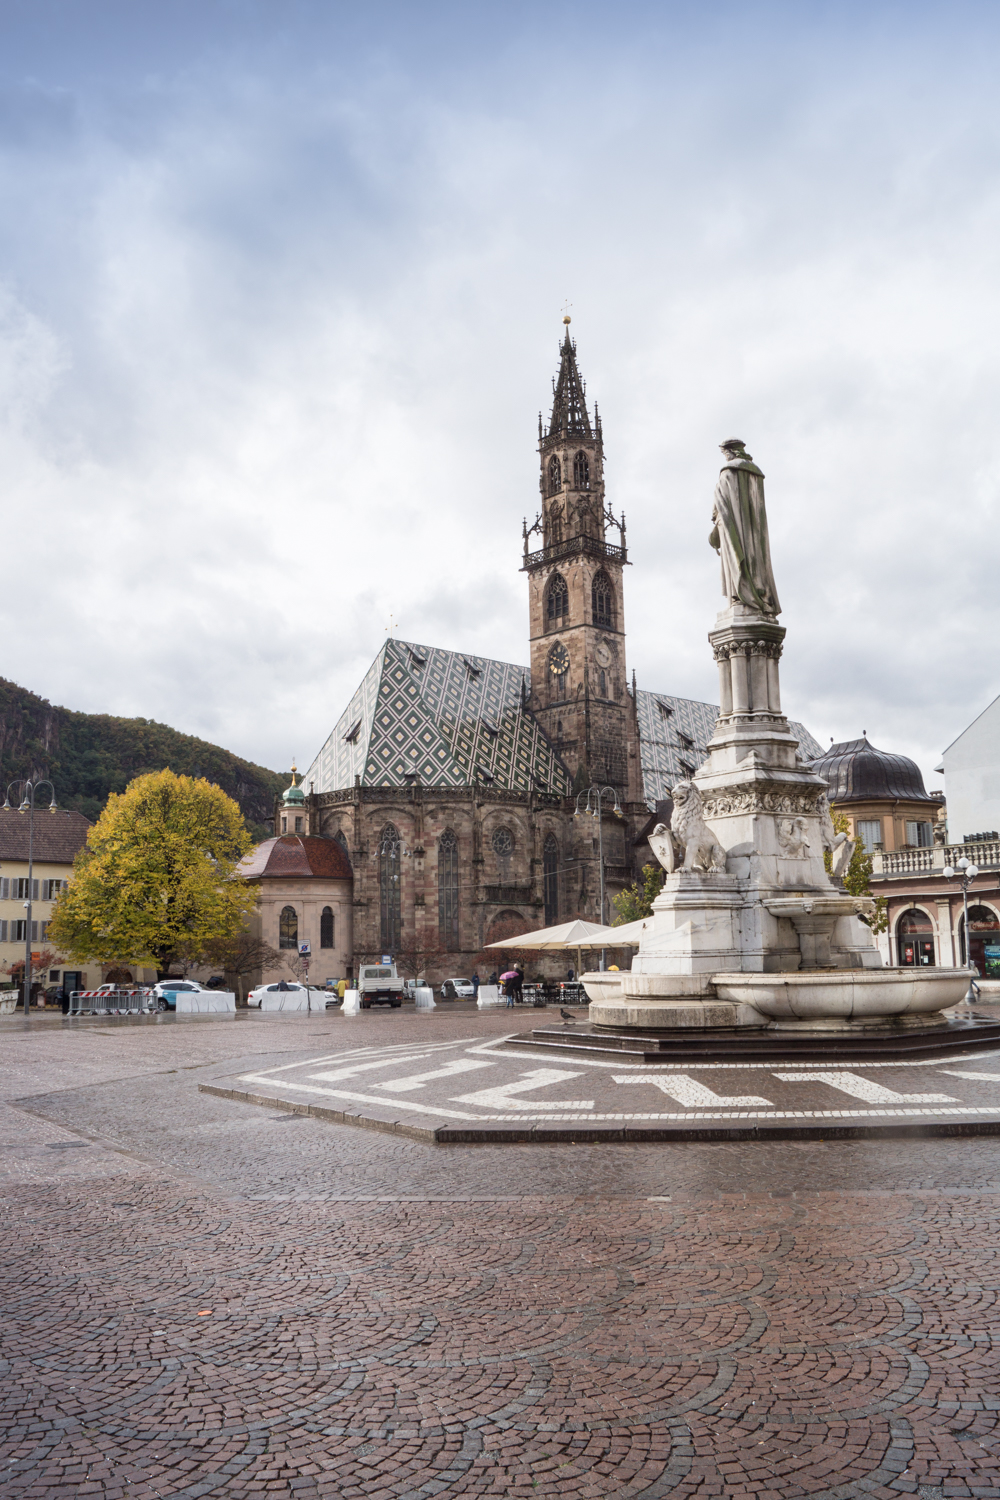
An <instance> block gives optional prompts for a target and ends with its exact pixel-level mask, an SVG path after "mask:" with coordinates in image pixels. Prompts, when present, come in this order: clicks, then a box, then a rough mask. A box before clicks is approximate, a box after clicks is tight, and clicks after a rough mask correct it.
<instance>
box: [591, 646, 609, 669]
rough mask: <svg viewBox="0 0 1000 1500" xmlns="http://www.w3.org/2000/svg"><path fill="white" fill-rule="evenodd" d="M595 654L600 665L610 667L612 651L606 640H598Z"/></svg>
mask: <svg viewBox="0 0 1000 1500" xmlns="http://www.w3.org/2000/svg"><path fill="white" fill-rule="evenodd" d="M594 655H595V656H596V657H597V665H598V666H599V667H610V665H611V652H610V650H609V649H608V646H607V643H606V642H605V641H598V643H597V650H596V651H595V652H594Z"/></svg>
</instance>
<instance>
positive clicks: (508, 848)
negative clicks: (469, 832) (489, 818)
mask: <svg viewBox="0 0 1000 1500" xmlns="http://www.w3.org/2000/svg"><path fill="white" fill-rule="evenodd" d="M490 843H491V845H492V846H493V853H494V854H495V855H496V857H497V870H498V872H499V875H500V880H501V883H506V882H507V881H508V880H509V879H510V861H511V857H512V855H513V853H514V835H513V834H512V833H511V831H510V829H509V828H495V829H494V830H493V836H492V837H491V839H490Z"/></svg>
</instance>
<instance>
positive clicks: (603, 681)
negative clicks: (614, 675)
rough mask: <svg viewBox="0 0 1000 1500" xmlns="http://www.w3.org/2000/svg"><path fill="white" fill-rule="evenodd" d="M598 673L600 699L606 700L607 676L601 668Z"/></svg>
mask: <svg viewBox="0 0 1000 1500" xmlns="http://www.w3.org/2000/svg"><path fill="white" fill-rule="evenodd" d="M600 671H601V682H600V687H601V697H602V698H606V697H607V696H608V674H607V673H606V672H605V670H604V668H603V667H601V669H600Z"/></svg>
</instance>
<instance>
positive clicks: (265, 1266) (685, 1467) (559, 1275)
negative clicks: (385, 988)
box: [0, 1007, 1000, 1500]
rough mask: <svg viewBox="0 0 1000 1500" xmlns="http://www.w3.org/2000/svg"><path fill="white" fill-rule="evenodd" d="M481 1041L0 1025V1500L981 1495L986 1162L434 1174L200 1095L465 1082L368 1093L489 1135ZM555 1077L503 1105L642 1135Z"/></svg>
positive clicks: (951, 1149)
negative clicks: (439, 1110)
mask: <svg viewBox="0 0 1000 1500" xmlns="http://www.w3.org/2000/svg"><path fill="white" fill-rule="evenodd" d="M518 1019H520V1018H518ZM510 1026H511V1022H510V1016H509V1014H508V1015H504V1014H494V1013H484V1014H478V1013H476V1012H474V1011H471V1010H466V1009H464V1008H461V1007H454V1008H453V1009H451V1010H450V1011H448V1012H445V1011H444V1010H443V1009H439V1010H438V1011H435V1012H432V1013H430V1014H415V1013H413V1012H408V1011H403V1012H398V1011H397V1012H389V1011H386V1012H373V1013H369V1014H367V1015H362V1016H359V1017H342V1016H340V1015H339V1013H336V1012H332V1013H327V1014H323V1015H319V1016H281V1015H276V1016H271V1015H265V1016H260V1015H250V1016H245V1015H241V1016H238V1017H236V1018H234V1019H233V1018H223V1017H219V1018H212V1017H192V1018H190V1019H186V1018H174V1017H169V1018H155V1019H151V1020H150V1021H148V1022H142V1021H139V1022H132V1021H126V1020H122V1021H121V1022H110V1021H95V1022H75V1023H67V1022H62V1021H61V1020H59V1019H56V1018H49V1017H39V1018H37V1019H35V1018H33V1019H32V1020H31V1021H30V1022H28V1023H24V1022H23V1021H20V1020H15V1021H4V1022H0V1056H2V1058H3V1070H2V1074H0V1078H2V1085H3V1098H2V1102H0V1171H2V1172H3V1175H4V1192H3V1202H4V1227H3V1237H4V1268H5V1270H4V1282H5V1287H4V1308H5V1314H6V1316H5V1320H4V1332H3V1344H4V1347H3V1349H2V1354H3V1357H4V1359H5V1360H6V1364H5V1366H4V1371H5V1373H4V1379H3V1385H2V1397H3V1413H2V1415H3V1429H2V1430H3V1439H2V1447H3V1452H2V1455H0V1495H10V1496H14V1495H16V1496H28V1495H31V1496H46V1495H60V1496H68V1495H94V1496H119V1495H121V1496H126V1495H132V1496H142V1497H146V1496H167V1495H169V1496H192V1497H193V1496H200V1495H219V1496H230V1495H232V1496H244V1495H246V1496H253V1495H288V1496H293V1495H294V1496H299V1495H302V1496H313V1495H317V1496H331V1497H333V1496H338V1497H339V1496H348V1497H354V1496H358V1497H361V1496H364V1497H376V1500H381V1497H398V1500H404V1497H411V1496H412V1497H415V1496H418V1495H419V1496H436V1495H443V1496H453V1495H454V1496H458V1495H470V1496H471V1495H484V1496H498V1497H499V1496H509V1495H519V1494H524V1495H550V1496H572V1497H578V1496H579V1497H581V1500H583V1497H588V1500H589V1497H611V1496H615V1497H617V1496H624V1497H639V1496H645V1497H649V1500H653V1497H659V1496H665V1495H677V1496H684V1497H687V1496H710V1495H711V1496H720V1497H727V1500H728V1497H730V1496H735V1497H741V1500H742V1497H744V1496H761V1497H764V1496H781V1497H786V1496H787V1497H793V1496H795V1497H817V1500H818V1497H820V1496H822V1497H829V1500H834V1497H841V1496H855V1495H856V1496H865V1497H876V1500H877V1497H890V1496H898V1495H917V1496H925V1497H939V1496H940V1497H944V1496H953V1495H954V1496H960V1495H961V1496H964V1495H998V1494H1000V1428H998V1420H997V1412H998V1409H1000V1369H998V1364H997V1358H996V1353H995V1351H994V1348H993V1340H994V1322H995V1308H996V1305H997V1292H998V1281H1000V1264H998V1251H997V1248H996V1240H997V1222H996V1221H997V1210H998V1206H1000V1141H998V1140H997V1139H996V1138H994V1137H988V1136H983V1137H970V1138H961V1139H954V1138H944V1139H849V1140H829V1139H824V1140H819V1139H814V1140H787V1141H762V1140H733V1141H719V1142H698V1141H685V1142H674V1143H670V1142H657V1143H640V1142H617V1141H605V1142H602V1143H600V1144H594V1145H573V1144H569V1143H568V1141H567V1142H559V1143H557V1144H553V1145H543V1144H532V1145H530V1146H518V1145H514V1144H509V1143H504V1144H497V1145H492V1144H489V1143H488V1142H483V1143H480V1144H476V1145H460V1144H434V1143H431V1142H427V1141H424V1140H420V1139H414V1138H411V1137H410V1136H406V1135H402V1134H398V1133H390V1132H387V1131H385V1130H378V1129H371V1130H359V1129H355V1128H353V1127H351V1126H349V1125H342V1124H337V1123H333V1122H331V1121H328V1120H324V1119H320V1118H316V1117H315V1116H311V1115H307V1114H300V1113H291V1112H289V1111H287V1110H284V1111H282V1110H278V1109H276V1108H274V1107H269V1108H261V1107H258V1106H255V1105H252V1104H247V1103H242V1102H238V1101H235V1100H233V1099H230V1098H222V1097H217V1096H215V1095H212V1094H206V1093H205V1092H203V1091H201V1090H200V1089H199V1084H202V1083H208V1084H210V1085H212V1086H213V1087H219V1088H231V1087H232V1086H233V1085H234V1081H235V1080H236V1079H238V1078H241V1077H245V1076H254V1077H263V1076H270V1077H272V1078H273V1077H274V1076H275V1075H274V1073H273V1070H274V1069H277V1068H280V1069H282V1070H283V1072H284V1076H285V1077H286V1078H287V1079H291V1080H298V1079H300V1078H302V1079H310V1078H311V1077H312V1074H314V1073H315V1072H319V1071H338V1069H342V1068H344V1067H350V1066H351V1064H352V1062H353V1063H354V1064H356V1065H358V1066H361V1065H363V1064H366V1063H368V1062H375V1063H378V1064H380V1066H378V1067H374V1068H371V1069H366V1071H365V1073H364V1074H358V1075H355V1078H354V1079H348V1080H344V1079H335V1080H332V1081H331V1080H328V1079H327V1080H321V1082H320V1084H319V1086H320V1087H331V1088H336V1087H338V1086H344V1085H346V1084H347V1083H350V1084H351V1085H352V1090H353V1088H354V1087H356V1086H357V1083H356V1080H357V1078H358V1077H364V1078H365V1079H367V1080H371V1079H373V1078H374V1079H375V1080H377V1081H381V1082H382V1083H383V1084H387V1083H391V1082H399V1083H409V1084H412V1083H413V1080H414V1078H415V1077H417V1076H418V1075H421V1074H428V1073H432V1072H437V1071H439V1070H440V1068H441V1067H442V1066H444V1064H445V1063H448V1062H451V1063H458V1062H478V1061H483V1062H487V1063H489V1064H490V1067H483V1068H475V1069H474V1068H467V1069H465V1070H464V1071H463V1072H461V1073H458V1072H453V1073H451V1074H446V1075H444V1077H443V1078H436V1079H428V1078H421V1079H420V1080H419V1085H418V1087H416V1088H413V1087H407V1088H404V1089H398V1090H395V1091H393V1090H391V1089H387V1090H384V1093H385V1095H386V1096H387V1097H389V1098H391V1097H392V1095H393V1094H394V1093H395V1095H396V1098H397V1099H403V1100H406V1099H407V1097H409V1098H410V1099H411V1100H412V1099H414V1098H418V1099H419V1098H420V1097H422V1092H423V1090H424V1089H425V1088H427V1089H430V1088H433V1089H437V1088H439V1087H441V1086H442V1085H445V1086H447V1088H448V1089H449V1090H450V1093H449V1094H448V1098H449V1099H452V1100H453V1099H454V1098H455V1097H456V1096H461V1095H468V1094H476V1093H480V1092H481V1091H482V1090H484V1089H488V1088H490V1087H496V1088H504V1087H508V1093H507V1097H508V1098H509V1099H512V1100H524V1099H525V1098H526V1097H527V1096H528V1094H529V1093H531V1092H532V1091H524V1092H522V1093H520V1094H516V1093H513V1092H511V1090H510V1088H509V1084H510V1083H511V1082H512V1081H513V1082H515V1083H516V1082H518V1081H523V1079H520V1078H519V1077H518V1078H515V1077H514V1075H513V1072H511V1071H510V1070H521V1071H526V1070H529V1069H531V1068H532V1067H534V1066H536V1065H537V1066H546V1067H552V1066H554V1065H553V1064H552V1062H551V1059H545V1060H543V1062H542V1063H541V1064H536V1063H534V1062H533V1061H532V1060H531V1059H530V1058H528V1060H527V1061H525V1060H524V1058H523V1057H518V1056H517V1055H513V1056H511V1055H510V1054H504V1055H505V1056H507V1057H508V1058H509V1060H508V1061H504V1062H501V1061H500V1058H499V1056H497V1057H494V1055H493V1054H495V1053H496V1052H497V1048H496V1047H495V1046H490V1045H488V1044H490V1043H497V1042H498V1041H499V1040H500V1038H502V1036H503V1035H504V1034H505V1033H506V1032H507V1031H508V1030H509V1029H510ZM484 1044H487V1045H486V1050H485V1051H482V1050H477V1049H482V1048H483V1046H484ZM388 1049H399V1050H398V1051H394V1052H390V1051H389V1050H388ZM428 1054H429V1057H428ZM317 1059H320V1061H317ZM947 1067H948V1069H954V1070H955V1071H956V1072H957V1073H958V1074H959V1075H962V1076H960V1077H952V1076H950V1075H948V1074H946V1073H945V1071H944V1068H943V1067H941V1068H937V1067H934V1066H928V1065H927V1064H926V1063H921V1064H920V1065H919V1067H913V1068H911V1067H907V1068H904V1069H902V1070H899V1071H897V1072H890V1071H889V1070H887V1069H884V1068H879V1067H874V1066H872V1065H870V1064H868V1065H864V1066H861V1067H858V1068H854V1069H851V1070H849V1071H850V1072H851V1073H852V1074H857V1075H859V1076H860V1077H861V1078H863V1079H867V1080H868V1082H869V1083H874V1084H876V1085H878V1086H880V1087H888V1088H891V1089H892V1090H893V1091H894V1092H895V1093H910V1094H912V1093H935V1092H936V1093H946V1094H948V1095H949V1096H950V1097H954V1098H957V1099H958V1102H959V1105H960V1106H961V1107H964V1106H965V1105H966V1104H971V1105H975V1106H976V1107H980V1108H981V1107H986V1100H987V1099H988V1098H989V1097H993V1096H992V1092H991V1091H992V1089H993V1088H994V1087H995V1086H994V1085H993V1084H992V1083H991V1082H990V1077H989V1076H987V1078H985V1079H982V1080H976V1079H973V1078H971V1076H970V1075H971V1074H972V1073H973V1072H982V1073H985V1074H987V1075H991V1074H992V1072H993V1071H996V1072H997V1073H998V1074H1000V1060H997V1059H996V1058H995V1057H994V1055H993V1054H980V1055H979V1056H977V1057H976V1058H975V1060H974V1061H969V1062H956V1061H955V1059H954V1058H950V1059H949V1060H948V1063H947ZM491 1068H493V1069H495V1071H492V1072H491ZM558 1068H560V1069H564V1070H565V1071H575V1072H576V1073H577V1074H578V1076H577V1077H575V1078H572V1079H561V1080H557V1081H556V1082H555V1083H554V1084H549V1085H546V1088H545V1089H542V1090H541V1091H540V1092H539V1094H538V1096H537V1097H544V1098H545V1099H547V1100H549V1101H550V1102H551V1101H552V1100H556V1099H561V1100H562V1101H564V1102H566V1101H568V1102H572V1101H573V1100H579V1099H584V1098H586V1099H587V1100H591V1099H594V1100H595V1101H597V1100H599V1099H601V1098H602V1097H603V1095H602V1090H604V1089H605V1088H607V1090H608V1091H609V1093H610V1092H612V1091H613V1092H616V1093H617V1092H619V1091H620V1092H621V1093H622V1094H623V1095H627V1096H628V1097H629V1098H632V1097H634V1095H633V1094H632V1090H633V1089H635V1090H637V1092H638V1093H639V1095H641V1097H642V1099H643V1100H644V1104H643V1108H644V1109H645V1108H646V1102H645V1101H647V1099H648V1098H650V1097H651V1098H652V1109H653V1110H655V1111H657V1112H663V1111H664V1110H666V1111H668V1112H669V1111H673V1112H678V1111H677V1110H676V1109H675V1108H674V1106H675V1105H677V1104H678V1101H677V1100H676V1099H672V1098H671V1096H670V1095H669V1093H667V1092H665V1091H663V1090H661V1089H660V1087H659V1085H649V1084H647V1083H646V1082H643V1084H641V1085H634V1084H628V1085H618V1084H613V1083H607V1081H606V1080H605V1077H604V1074H603V1073H601V1071H600V1069H599V1068H591V1067H587V1068H584V1067H583V1066H582V1065H581V1066H580V1067H579V1068H575V1067H574V1068H571V1066H570V1064H568V1063H565V1064H564V1062H563V1061H562V1060H560V1062H559V1064H558ZM615 1070H616V1072H618V1073H619V1074H620V1075H622V1076H625V1075H626V1074H627V1073H628V1071H629V1070H627V1069H626V1068H624V1067H622V1066H621V1064H616V1065H615ZM653 1071H655V1072H656V1073H657V1074H659V1075H662V1076H664V1077H669V1078H670V1079H671V1080H672V1081H673V1083H674V1084H675V1085H676V1083H677V1080H678V1077H679V1075H680V1074H681V1073H684V1074H685V1075H686V1076H688V1077H689V1078H690V1080H691V1081H692V1082H694V1083H695V1084H701V1085H703V1086H705V1087H707V1088H710V1089H711V1090H712V1092H713V1093H715V1094H716V1095H724V1096H726V1097H727V1098H732V1097H734V1096H737V1087H738V1089H739V1091H740V1093H739V1096H738V1097H742V1098H745V1097H749V1096H750V1095H753V1096H755V1097H758V1098H766V1099H767V1100H768V1101H769V1104H770V1105H771V1106H773V1107H775V1108H779V1107H780V1108H784V1107H785V1103H784V1101H785V1100H786V1099H787V1097H788V1094H787V1093H785V1092H784V1091H785V1090H787V1091H789V1093H794V1094H795V1096H796V1098H798V1097H799V1091H801V1090H803V1089H813V1090H826V1092H825V1093H824V1095H823V1097H824V1099H825V1101H826V1102H827V1103H829V1102H830V1100H831V1099H833V1100H835V1101H837V1102H836V1103H835V1104H834V1105H833V1107H834V1108H837V1109H841V1108H845V1107H846V1108H855V1107H860V1108H863V1109H869V1108H880V1107H890V1108H911V1107H919V1108H923V1107H928V1108H948V1107H951V1106H948V1105H945V1104H943V1103H938V1104H931V1103H929V1102H928V1101H922V1102H921V1103H919V1104H917V1105H914V1104H913V1103H912V1102H907V1103H903V1104H900V1103H899V1102H898V1101H896V1102H895V1103H893V1102H890V1103H889V1105H886V1104H885V1101H881V1102H880V1101H877V1100H874V1099H870V1098H869V1099H866V1098H861V1099H860V1100H859V1099H858V1098H857V1097H856V1096H855V1095H852V1094H850V1093H838V1091H837V1090H836V1089H835V1088H833V1087H832V1086H831V1085H830V1084H829V1083H828V1082H824V1081H822V1080H820V1081H815V1080H809V1081H807V1080H803V1079H802V1078H801V1077H798V1078H797V1079H796V1080H795V1081H792V1080H786V1079H778V1078H773V1077H772V1076H771V1074H770V1073H769V1072H768V1071H767V1070H766V1069H763V1070H762V1069H756V1068H755V1069H752V1070H731V1069H725V1070H723V1069H718V1070H716V1071H715V1072H714V1073H713V1072H711V1071H705V1070H703V1069H695V1068H685V1069H673V1070H670V1069H660V1068H657V1069H655V1070H653ZM775 1071H780V1072H782V1073H796V1072H797V1070H796V1069H794V1068H790V1067H787V1066H784V1065H783V1066H782V1067H780V1068H779V1069H777V1070H775ZM810 1071H823V1070H816V1069H810ZM826 1071H829V1070H826ZM594 1078H600V1079H601V1080H602V1081H601V1082H600V1084H597V1083H592V1082H591V1080H592V1079H594ZM765 1078H766V1080H767V1081H766V1084H765V1083H764V1079H765ZM494 1079H497V1080H499V1082H497V1083H494ZM748 1079H749V1080H751V1082H750V1083H749V1084H748ZM584 1080H586V1088H585V1089H584V1088H583V1087H581V1084H582V1082H583V1081H584ZM886 1080H889V1082H886ZM310 1086H311V1085H310ZM243 1087H247V1085H243ZM253 1087H254V1088H255V1089H258V1090H259V1089H260V1088H261V1087H263V1086H262V1085H259V1084H256V1085H253ZM647 1088H650V1089H651V1090H652V1094H651V1096H647V1094H646V1089H647ZM546 1089H547V1092H546ZM359 1091H360V1089H359ZM364 1091H365V1092H366V1093H368V1094H370V1096H371V1097H375V1098H381V1097H382V1095H381V1094H380V1093H378V1092H377V1091H376V1089H375V1088H374V1087H369V1086H368V1084H367V1083H366V1085H365V1090H364ZM444 1097H445V1096H444V1094H443V1093H442V1094H440V1095H435V1096H434V1103H435V1104H437V1103H438V1102H439V1100H443V1099H444ZM810 1099H812V1100H813V1101H814V1099H815V1095H810ZM692 1100H693V1101H694V1102H692ZM661 1101H662V1103H661ZM998 1102H1000V1101H998ZM432 1107H433V1106H432ZM449 1107H450V1106H449ZM455 1107H456V1108H458V1109H460V1110H462V1111H463V1112H465V1111H471V1112H472V1113H474V1114H476V1115H477V1117H478V1114H479V1112H480V1111H481V1110H482V1109H483V1105H482V1101H479V1103H477V1104H473V1105H469V1104H459V1105H456V1106H455ZM535 1107H536V1106H534V1105H533V1106H532V1108H535ZM729 1107H732V1108H735V1107H736V1106H727V1108H729ZM739 1107H740V1108H743V1107H747V1108H753V1109H762V1108H763V1106H756V1105H754V1106H742V1105H741V1106H739ZM808 1107H812V1105H811V1104H810V1105H809V1106H808ZM506 1108H507V1106H499V1105H497V1106H495V1107H494V1106H490V1105H489V1103H487V1105H486V1106H485V1110H486V1111H489V1112H492V1113H494V1114H501V1113H504V1114H505V1113H506ZM679 1108H680V1112H684V1113H698V1112H699V1111H701V1110H703V1109H704V1108H706V1105H705V1101H704V1098H703V1096H702V1097H701V1098H700V1099H697V1100H696V1099H694V1096H693V1095H692V1094H691V1093H688V1095H687V1102H686V1103H683V1104H681V1105H680V1106H679ZM707 1108H708V1109H712V1110H717V1109H718V1108H719V1106H718V1105H715V1104H712V1103H711V1102H709V1104H708V1105H707ZM550 1112H556V1111H550Z"/></svg>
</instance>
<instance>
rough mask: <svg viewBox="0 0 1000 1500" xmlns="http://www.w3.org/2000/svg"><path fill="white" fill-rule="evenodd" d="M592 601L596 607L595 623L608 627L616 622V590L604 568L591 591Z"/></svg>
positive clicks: (594, 607)
mask: <svg viewBox="0 0 1000 1500" xmlns="http://www.w3.org/2000/svg"><path fill="white" fill-rule="evenodd" d="M590 598H591V603H592V605H593V609H594V624H595V625H606V626H608V627H610V626H612V625H614V623H615V591H614V588H613V587H612V584H611V579H610V578H609V577H608V575H607V573H605V572H604V570H603V568H602V569H601V571H600V573H598V574H597V576H596V578H595V579H594V582H593V585H592V587H591V591H590Z"/></svg>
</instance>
